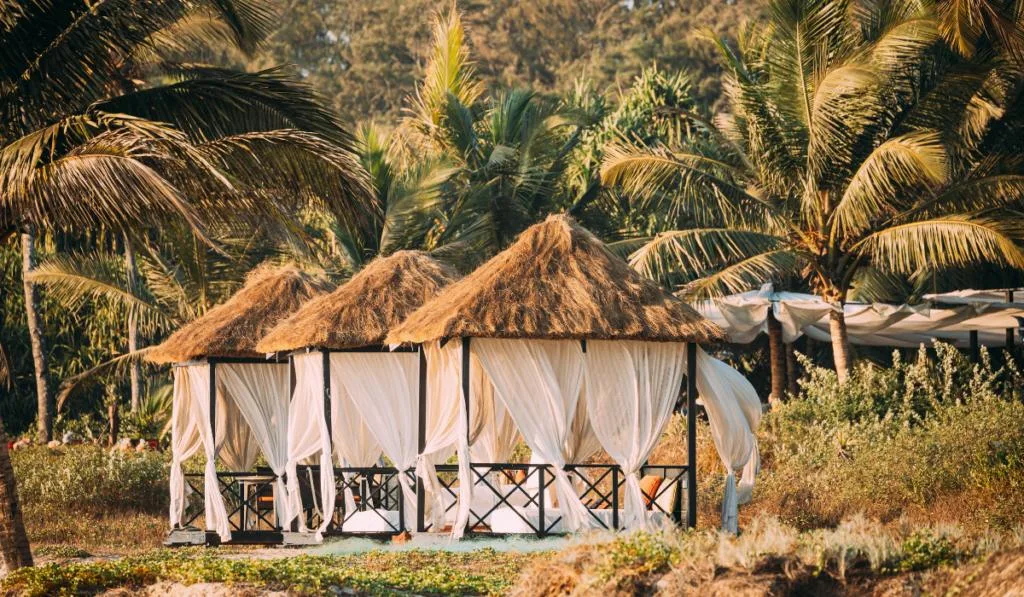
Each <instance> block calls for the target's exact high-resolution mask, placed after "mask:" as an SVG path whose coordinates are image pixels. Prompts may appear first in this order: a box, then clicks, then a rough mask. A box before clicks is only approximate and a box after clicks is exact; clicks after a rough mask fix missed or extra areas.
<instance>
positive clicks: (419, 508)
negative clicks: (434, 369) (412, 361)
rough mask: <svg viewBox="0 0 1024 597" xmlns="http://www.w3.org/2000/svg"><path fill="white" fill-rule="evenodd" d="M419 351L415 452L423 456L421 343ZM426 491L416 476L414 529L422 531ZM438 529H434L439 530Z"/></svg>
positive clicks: (424, 397)
mask: <svg viewBox="0 0 1024 597" xmlns="http://www.w3.org/2000/svg"><path fill="white" fill-rule="evenodd" d="M417 348H418V352H419V388H417V389H418V391H419V404H418V408H417V419H416V420H417V426H416V453H417V454H419V455H420V456H423V450H424V449H425V448H426V447H427V355H426V353H425V352H424V350H423V345H422V344H420V345H419V346H418V347H417ZM426 503H427V492H426V488H425V487H424V486H423V479H420V478H419V477H418V476H417V477H416V531H417V532H420V533H423V532H425V531H426V530H427V522H426V515H425V512H424V510H425V509H426ZM439 530H440V529H434V531H439Z"/></svg>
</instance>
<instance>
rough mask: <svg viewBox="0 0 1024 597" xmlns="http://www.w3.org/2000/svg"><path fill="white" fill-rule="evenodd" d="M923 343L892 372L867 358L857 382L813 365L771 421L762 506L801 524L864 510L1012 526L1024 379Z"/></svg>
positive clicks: (1023, 446) (1023, 484) (1022, 501)
mask: <svg viewBox="0 0 1024 597" xmlns="http://www.w3.org/2000/svg"><path fill="white" fill-rule="evenodd" d="M935 350H936V353H937V357H938V358H937V359H931V358H929V357H928V355H927V354H926V352H925V350H924V349H922V350H921V351H920V353H919V355H918V358H917V359H916V360H915V361H913V362H906V361H904V360H901V359H900V358H899V354H898V353H897V354H896V355H894V364H893V366H892V367H891V368H886V369H879V368H875V367H872V366H870V365H861V366H859V367H857V368H856V369H855V371H854V372H853V374H852V376H851V378H850V380H849V381H848V383H846V384H843V385H840V384H839V383H838V381H837V380H836V377H835V374H834V372H832V371H830V370H827V369H823V368H820V367H815V366H813V365H812V364H811V363H809V362H806V361H805V362H804V367H805V368H806V369H807V371H808V376H807V377H806V378H805V380H803V381H802V382H801V386H802V387H801V392H800V395H799V396H797V397H795V398H794V399H792V400H791V401H790V402H788V403H786V404H783V405H782V406H781V407H780V408H778V409H776V410H774V411H773V412H772V413H770V414H769V416H768V417H767V418H766V420H765V424H764V425H763V427H762V433H761V438H760V445H761V447H762V455H763V469H764V470H765V471H766V473H767V474H765V475H764V476H763V477H762V478H761V480H760V481H759V485H758V487H757V489H756V490H755V506H754V508H755V509H764V510H767V511H774V512H777V513H778V514H780V515H782V516H783V517H784V518H785V519H786V520H789V521H791V522H793V523H795V524H797V526H799V527H801V528H814V527H820V526H834V525H836V524H837V523H838V522H839V521H840V520H841V519H842V518H844V517H847V516H849V515H852V514H854V513H856V512H864V513H866V514H868V515H870V516H873V517H878V518H881V519H882V520H883V521H892V520H895V519H897V518H899V517H900V516H904V515H921V516H925V515H926V514H925V513H927V516H939V517H940V518H943V517H944V518H947V519H950V520H958V521H962V522H967V523H974V524H975V525H976V526H978V527H990V526H994V527H996V528H1002V529H1009V528H1012V527H1014V526H1016V525H1019V524H1020V522H1021V520H1022V515H1021V512H1022V511H1024V497H1022V492H1021V489H1024V457H1022V455H1024V425H1022V424H1021V421H1022V420H1024V403H1022V402H1021V394H1022V386H1024V384H1022V376H1021V374H1020V372H1019V371H1018V370H1017V368H1016V367H1015V366H1014V365H1013V363H1012V362H1011V363H1009V364H1008V365H1007V366H1005V367H1004V368H1002V369H999V370H996V369H993V367H992V365H991V363H990V362H989V360H988V356H987V353H983V355H984V358H983V359H982V362H981V363H980V364H977V365H974V364H972V363H970V362H968V361H967V360H966V359H965V358H964V357H963V356H962V355H961V354H960V353H959V352H958V351H957V350H956V349H955V348H953V347H950V346H948V345H943V344H938V345H936V349H935Z"/></svg>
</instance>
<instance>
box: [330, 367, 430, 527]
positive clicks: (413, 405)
mask: <svg viewBox="0 0 1024 597" xmlns="http://www.w3.org/2000/svg"><path fill="white" fill-rule="evenodd" d="M335 368H337V370H338V374H339V376H340V377H339V379H340V381H341V385H342V386H344V388H345V391H346V392H347V393H348V396H349V398H350V399H351V400H352V403H353V404H354V405H355V407H356V409H357V410H358V411H359V413H360V414H361V415H362V416H363V420H364V421H365V422H366V426H367V427H368V428H369V429H370V432H371V433H373V435H374V436H375V437H376V438H377V441H378V442H380V445H381V447H382V448H383V449H384V454H386V455H387V457H388V458H389V459H391V462H393V463H394V465H395V468H397V469H398V471H399V475H398V478H399V485H400V486H401V488H402V495H403V499H404V502H405V509H404V510H405V513H404V516H405V524H406V527H412V528H415V525H413V524H412V521H414V520H415V508H416V491H415V488H414V485H413V482H412V480H411V479H410V478H409V477H408V475H406V474H405V472H406V471H407V470H408V469H411V468H413V467H415V466H416V455H417V450H416V447H417V446H416V443H417V421H418V419H419V416H418V410H419V392H418V385H419V355H417V354H416V353H412V352H338V353H332V354H331V372H332V374H333V372H334V370H335Z"/></svg>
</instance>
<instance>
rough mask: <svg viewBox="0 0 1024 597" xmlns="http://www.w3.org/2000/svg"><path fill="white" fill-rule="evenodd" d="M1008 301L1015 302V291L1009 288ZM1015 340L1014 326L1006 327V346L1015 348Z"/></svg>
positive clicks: (1007, 292)
mask: <svg viewBox="0 0 1024 597" xmlns="http://www.w3.org/2000/svg"><path fill="white" fill-rule="evenodd" d="M1006 302H1008V303H1012V302H1013V291H1012V290H1007V291H1006ZM1013 341H1014V338H1013V328H1006V348H1013Z"/></svg>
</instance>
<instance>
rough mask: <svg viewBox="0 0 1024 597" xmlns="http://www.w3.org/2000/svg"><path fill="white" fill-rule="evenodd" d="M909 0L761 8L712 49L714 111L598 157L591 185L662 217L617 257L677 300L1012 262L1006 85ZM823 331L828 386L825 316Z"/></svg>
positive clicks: (1015, 260) (1016, 89) (996, 69)
mask: <svg viewBox="0 0 1024 597" xmlns="http://www.w3.org/2000/svg"><path fill="white" fill-rule="evenodd" d="M918 6H919V5H918V4H916V3H914V2H906V3H901V2H893V3H877V4H876V3H852V2H851V3H848V2H844V1H835V0H775V1H774V2H773V3H772V5H771V13H772V18H771V21H772V22H771V29H770V31H765V30H757V29H749V30H747V31H746V32H745V34H744V35H743V36H741V37H740V40H739V50H738V52H734V51H733V50H732V49H731V48H730V47H729V46H728V45H727V44H726V43H725V42H724V41H719V42H718V44H719V47H720V49H721V51H722V54H723V56H724V61H723V62H724V66H725V67H726V70H727V72H728V75H727V77H726V93H727V98H728V106H729V113H727V114H723V115H721V116H720V117H719V118H718V119H717V121H716V122H715V123H711V122H709V121H708V120H707V119H705V118H702V117H701V115H700V114H698V113H694V114H693V116H692V120H693V122H694V123H695V125H697V126H699V127H700V129H701V130H702V131H703V134H702V135H700V136H699V137H698V138H696V139H693V140H692V141H690V142H688V143H686V144H679V145H676V146H672V147H666V146H661V147H656V148H649V147H638V146H636V145H635V144H628V143H623V144H619V145H618V146H616V147H614V148H611V149H610V150H609V151H607V152H606V158H605V161H604V164H603V167H602V177H603V180H604V181H605V182H606V183H608V184H620V185H622V187H623V188H624V189H625V190H626V191H627V192H628V193H630V194H631V195H632V196H633V197H635V198H636V199H637V200H638V201H641V202H643V201H647V202H648V203H651V204H652V205H653V206H654V207H656V208H665V205H668V206H669V208H671V209H675V210H677V213H678V214H679V217H678V218H676V221H675V226H674V228H673V229H668V230H665V231H663V232H661V233H659V234H657V235H656V236H654V237H653V238H649V239H647V240H646V242H644V243H643V245H642V246H641V247H640V248H639V249H637V250H636V251H635V252H634V253H633V254H632V255H631V261H632V263H633V264H634V265H635V266H636V267H638V268H640V269H641V270H642V271H645V272H647V273H648V274H649V275H652V276H655V277H658V278H660V279H663V280H665V281H666V282H669V283H677V284H678V283H683V284H685V288H684V289H683V293H684V294H685V295H687V296H690V297H707V296H712V295H715V294H721V293H724V292H735V291H740V290H747V289H749V288H751V287H754V286H756V285H759V284H761V283H762V282H764V281H766V280H768V279H776V280H778V279H781V278H785V277H787V276H794V277H796V278H798V279H802V280H805V281H806V283H807V284H808V285H809V286H810V287H811V289H812V290H813V291H814V292H816V293H817V294H818V295H819V296H821V297H822V298H824V299H825V300H827V301H830V302H833V303H836V304H842V303H843V302H844V301H846V299H847V298H848V297H849V296H850V294H851V292H856V289H857V287H858V285H863V284H867V283H868V282H869V281H870V280H877V279H879V278H885V277H905V276H910V277H914V276H923V275H927V274H928V272H932V271H935V270H936V269H943V268H953V267H964V266H972V265H975V264H979V263H994V264H1000V265H1008V266H1012V267H1024V252H1022V251H1021V249H1020V248H1019V246H1018V244H1017V243H1018V241H1020V240H1021V239H1022V237H1024V230H1022V226H1021V220H1020V218H1019V217H1018V216H1017V213H1016V211H1015V209H1016V208H1018V207H1019V204H1020V199H1021V196H1022V192H1024V176H1022V174H1024V172H1022V171H1021V169H1020V166H1021V164H1020V161H1019V160H1017V159H1015V158H1014V157H1013V156H1014V155H1019V149H1020V138H1021V137H1020V130H1021V128H1020V127H1021V122H1020V121H1019V117H1018V116H1017V114H1019V110H1015V109H1014V108H1016V107H1017V105H1018V104H1019V103H1020V102H1021V93H1020V92H1021V80H1020V77H1019V76H1018V75H1017V74H1016V73H1015V71H1014V70H1013V69H1012V68H1003V67H1001V66H1000V65H999V63H998V62H991V63H989V62H978V61H975V62H974V63H972V64H970V65H969V68H968V67H965V65H964V63H963V60H962V59H960V58H959V57H957V56H956V55H954V54H953V53H952V52H950V51H949V50H948V49H946V48H945V47H944V45H943V44H942V42H941V40H940V39H939V36H938V33H937V29H936V21H935V18H934V16H933V15H931V14H930V13H928V12H926V11H923V10H921V9H920V8H918ZM831 335H832V344H833V354H834V357H835V365H836V371H837V373H838V375H839V378H840V379H841V380H845V379H846V378H847V376H848V374H849V368H850V353H849V346H848V341H847V335H846V322H845V319H844V317H843V314H842V311H841V310H837V311H835V312H833V314H832V316H831Z"/></svg>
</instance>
